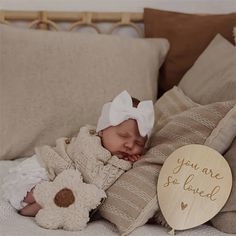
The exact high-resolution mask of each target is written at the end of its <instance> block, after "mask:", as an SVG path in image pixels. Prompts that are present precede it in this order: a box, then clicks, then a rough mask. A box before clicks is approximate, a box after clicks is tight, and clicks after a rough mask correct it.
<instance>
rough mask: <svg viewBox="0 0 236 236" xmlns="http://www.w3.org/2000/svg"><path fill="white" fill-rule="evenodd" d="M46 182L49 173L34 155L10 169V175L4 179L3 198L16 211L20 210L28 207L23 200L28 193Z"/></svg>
mask: <svg viewBox="0 0 236 236" xmlns="http://www.w3.org/2000/svg"><path fill="white" fill-rule="evenodd" d="M46 180H48V177H47V171H46V170H45V169H44V168H42V167H41V166H40V164H39V163H38V161H37V157H36V155H34V156H32V157H30V158H27V159H26V160H24V161H23V162H21V163H20V164H19V165H18V166H16V167H13V168H10V169H9V174H8V175H7V176H6V177H5V178H4V179H3V185H2V189H3V198H4V199H5V200H7V201H9V202H10V203H11V205H12V206H13V207H14V208H15V209H17V210H20V209H22V208H23V207H24V206H25V205H26V203H24V202H23V199H24V197H25V196H26V194H27V192H29V191H30V190H31V189H32V188H33V187H34V186H35V185H36V184H38V183H39V182H41V181H46Z"/></svg>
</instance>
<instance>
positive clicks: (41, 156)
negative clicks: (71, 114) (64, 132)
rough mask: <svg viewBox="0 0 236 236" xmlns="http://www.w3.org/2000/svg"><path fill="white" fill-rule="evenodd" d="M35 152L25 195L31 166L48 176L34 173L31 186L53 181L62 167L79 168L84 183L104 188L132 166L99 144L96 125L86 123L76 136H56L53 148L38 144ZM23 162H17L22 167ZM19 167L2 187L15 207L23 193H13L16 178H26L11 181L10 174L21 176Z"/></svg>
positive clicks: (19, 204)
mask: <svg viewBox="0 0 236 236" xmlns="http://www.w3.org/2000/svg"><path fill="white" fill-rule="evenodd" d="M35 152H36V158H35V155H34V156H33V157H32V158H34V161H33V160H32V161H31V166H29V168H28V171H29V174H28V177H27V187H25V189H24V196H25V195H26V194H27V191H29V190H30V189H29V185H30V187H31V188H32V182H31V183H30V179H33V178H32V176H31V174H30V172H32V169H34V170H37V169H39V170H40V171H41V172H42V170H46V171H45V173H46V174H47V176H45V174H41V175H39V174H36V173H33V176H37V178H34V181H33V184H34V185H35V184H37V183H38V182H41V181H42V180H47V179H49V180H53V179H54V178H55V177H56V176H57V175H58V174H59V173H61V172H62V171H63V170H65V169H78V170H79V171H80V172H81V174H82V176H83V180H84V182H86V183H92V184H95V185H96V186H97V187H99V188H101V189H103V190H106V189H107V188H109V187H110V186H111V185H112V184H113V183H114V182H115V181H116V180H117V179H118V178H119V176H120V175H122V174H123V173H124V172H125V171H127V170H129V169H130V168H131V163H130V162H128V161H125V160H122V159H119V158H118V157H116V156H112V155H111V153H110V152H109V151H108V150H107V149H105V148H104V147H103V146H102V144H101V139H100V137H99V136H98V135H97V133H96V131H95V127H93V126H89V125H86V126H84V127H82V128H81V129H80V131H79V133H78V135H77V136H75V137H73V138H71V139H68V138H59V139H57V140H56V146H55V147H51V146H47V145H46V146H42V147H37V148H36V149H35ZM24 162H28V163H29V160H28V159H27V160H25V161H24ZM24 162H22V163H21V164H20V165H21V166H24ZM21 170H22V168H18V169H17V168H15V170H11V173H10V174H9V175H8V177H7V178H6V179H5V184H4V186H5V187H4V189H3V191H4V196H5V198H6V199H7V200H8V201H10V203H11V204H12V205H13V206H14V207H15V208H16V209H20V208H21V207H23V206H24V205H22V200H23V198H24V196H22V194H21V195H20V196H18V197H16V196H17V195H18V192H17V191H15V192H13V190H14V189H15V188H16V186H17V185H19V183H18V182H19V181H26V180H25V178H24V179H21V178H18V179H19V181H11V180H12V175H13V174H14V176H17V175H18V176H23V175H22V173H21ZM12 172H14V173H12ZM15 172H17V173H15ZM25 172H26V171H25V168H24V176H25V175H26V174H25ZM40 176H41V178H40V180H39V178H38V177H40ZM35 179H37V183H35ZM16 189H17V188H16ZM10 190H11V191H10ZM21 192H22V191H21ZM19 201H20V202H19ZM13 203H14V204H13ZM20 206H21V207H20Z"/></svg>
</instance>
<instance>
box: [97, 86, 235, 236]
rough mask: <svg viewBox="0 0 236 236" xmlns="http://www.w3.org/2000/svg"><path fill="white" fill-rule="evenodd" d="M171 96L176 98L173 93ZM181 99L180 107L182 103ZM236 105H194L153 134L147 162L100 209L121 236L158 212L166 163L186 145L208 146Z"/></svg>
mask: <svg viewBox="0 0 236 236" xmlns="http://www.w3.org/2000/svg"><path fill="white" fill-rule="evenodd" d="M174 92H176V91H174ZM169 93H170V92H169ZM182 95H183V94H182ZM170 96H173V90H172V92H171V93H170ZM181 99H184V97H183V96H182V97H181ZM181 99H180V104H182V103H183V101H181ZM186 100H189V99H188V98H186ZM176 102H178V101H177V100H176ZM235 104H236V101H232V102H219V103H214V104H209V105H205V106H199V105H194V104H193V107H192V108H190V109H188V110H186V111H183V112H181V113H179V114H176V115H174V116H173V117H172V118H171V119H169V121H168V122H167V123H166V125H165V126H164V127H163V128H161V129H160V130H159V131H158V132H156V133H154V134H153V136H152V138H151V140H150V147H151V148H150V149H149V151H148V152H147V153H146V155H145V156H144V158H142V159H141V160H140V161H138V162H136V163H135V164H134V168H133V169H131V170H129V171H127V172H126V173H124V174H123V175H122V176H121V177H120V178H119V179H118V180H117V181H116V182H115V183H114V184H113V185H112V186H111V187H110V188H109V189H108V190H107V196H108V197H107V199H106V200H105V202H104V204H103V205H102V206H101V208H100V213H101V215H102V216H103V217H104V218H106V219H107V220H109V221H110V222H112V223H114V224H115V225H116V226H117V228H118V230H119V231H120V233H122V235H127V234H128V233H130V232H131V231H133V230H134V229H135V228H136V227H138V226H141V225H143V224H144V223H146V222H147V220H148V219H149V218H151V217H152V216H153V215H154V213H155V212H156V211H157V210H158V208H159V207H158V203H157V196H156V184H157V177H158V174H159V171H160V168H161V165H162V164H163V163H164V161H165V159H166V158H167V157H168V156H169V155H170V154H171V153H172V152H173V151H174V150H176V149H177V148H179V147H181V146H183V145H186V144H194V143H197V144H205V142H206V141H207V139H208V138H209V137H210V136H211V134H212V132H213V131H214V130H215V129H217V127H218V125H219V124H220V123H222V122H223V121H222V120H223V119H224V117H227V114H228V113H229V112H230V111H231V110H232V109H233V107H234V106H235ZM155 108H156V109H158V106H156V107H155ZM186 109H187V108H186ZM229 114H232V112H230V113H229ZM157 119H158V118H157ZM228 119H229V117H227V120H228ZM231 125H233V124H231ZM231 141H232V140H227V142H231ZM209 143H211V142H209ZM229 145H230V143H226V142H225V148H224V149H226V147H228V146H229Z"/></svg>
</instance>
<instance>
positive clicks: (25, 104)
mask: <svg viewBox="0 0 236 236" xmlns="http://www.w3.org/2000/svg"><path fill="white" fill-rule="evenodd" d="M0 45H1V46H0V57H1V58H0V60H1V63H0V114H1V116H0V143H1V148H0V159H13V158H17V157H22V156H28V155H31V154H32V153H33V150H34V147H35V146H38V145H43V144H48V145H53V144H54V142H55V140H56V139H57V138H58V137H61V136H71V135H72V134H73V133H75V132H77V131H78V130H79V128H80V127H81V126H82V125H85V124H96V122H97V118H98V115H99V113H100V109H101V107H102V105H103V104H104V103H105V102H107V101H109V100H111V99H112V98H113V97H114V96H115V95H116V94H118V93H120V92H121V91H122V90H124V89H126V90H128V91H129V92H130V94H131V95H132V96H134V97H137V98H139V99H141V100H143V99H152V100H153V101H154V100H155V99H156V96H157V75H158V69H159V67H160V66H161V64H162V62H163V61H164V58H165V56H166V53H167V51H168V48H169V44H168V41H167V40H165V39H154V40H147V39H134V38H122V37H117V36H111V35H95V34H81V33H76V32H74V33H72V32H70V33H69V32H47V31H36V30H26V29H19V28H18V29H17V28H13V27H10V26H3V25H0Z"/></svg>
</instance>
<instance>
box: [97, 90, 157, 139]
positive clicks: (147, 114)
mask: <svg viewBox="0 0 236 236" xmlns="http://www.w3.org/2000/svg"><path fill="white" fill-rule="evenodd" d="M128 119H135V120H136V121H137V124H138V129H139V133H140V135H141V136H142V137H145V136H146V135H148V136H150V134H151V131H152V128H153V125H154V109H153V103H152V101H151V100H148V101H142V102H140V103H139V104H138V106H137V108H136V107H133V102H132V98H131V96H130V95H129V93H128V92H127V91H123V92H122V93H120V94H119V95H117V96H116V97H115V98H114V99H113V101H112V102H108V103H105V104H104V105H103V108H102V113H101V116H100V117H99V119H98V124H97V130H96V131H97V132H99V131H100V130H103V129H105V128H108V127H110V126H116V125H119V124H120V123H122V122H123V121H125V120H128Z"/></svg>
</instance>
